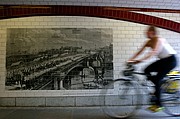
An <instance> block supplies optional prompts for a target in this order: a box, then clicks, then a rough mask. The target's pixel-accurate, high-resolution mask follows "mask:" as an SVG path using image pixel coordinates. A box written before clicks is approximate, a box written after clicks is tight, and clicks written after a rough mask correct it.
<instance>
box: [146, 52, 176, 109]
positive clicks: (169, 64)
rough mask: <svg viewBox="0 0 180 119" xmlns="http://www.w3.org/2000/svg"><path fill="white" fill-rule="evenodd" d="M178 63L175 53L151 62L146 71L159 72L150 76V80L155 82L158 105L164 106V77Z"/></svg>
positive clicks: (149, 72) (148, 72) (147, 72)
mask: <svg viewBox="0 0 180 119" xmlns="http://www.w3.org/2000/svg"><path fill="white" fill-rule="evenodd" d="M176 65H177V59H176V56H175V55H171V56H169V57H167V58H163V59H160V60H158V61H156V62H154V63H152V64H150V65H149V66H148V67H147V68H146V69H145V70H144V72H145V73H146V74H148V75H150V74H151V72H157V75H155V76H148V77H147V78H148V80H151V81H152V82H153V83H154V84H155V90H156V91H155V93H154V94H155V96H156V98H157V100H156V101H155V103H156V105H158V106H162V104H161V101H160V99H161V95H160V90H161V84H162V80H163V78H164V77H165V76H166V74H167V73H168V72H170V71H171V70H172V69H173V68H175V67H176Z"/></svg>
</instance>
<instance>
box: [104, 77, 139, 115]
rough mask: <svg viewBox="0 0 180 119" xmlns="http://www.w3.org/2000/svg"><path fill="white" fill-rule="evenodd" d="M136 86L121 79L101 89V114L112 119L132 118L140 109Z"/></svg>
mask: <svg viewBox="0 0 180 119" xmlns="http://www.w3.org/2000/svg"><path fill="white" fill-rule="evenodd" d="M139 92H140V91H139V88H138V85H136V84H134V83H133V81H123V80H121V79H118V80H115V81H112V82H111V83H109V84H108V85H106V86H105V89H102V91H101V95H102V96H103V105H102V110H103V112H104V113H105V114H106V115H108V116H110V117H113V118H127V117H130V116H132V115H133V114H134V113H135V112H136V111H137V109H138V108H139V107H140V105H139V104H140V102H141V99H140V95H139Z"/></svg>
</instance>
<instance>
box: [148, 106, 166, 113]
mask: <svg viewBox="0 0 180 119" xmlns="http://www.w3.org/2000/svg"><path fill="white" fill-rule="evenodd" d="M147 109H148V110H150V111H151V112H160V111H162V110H164V109H165V108H164V107H159V106H157V105H152V106H150V107H148V108H147Z"/></svg>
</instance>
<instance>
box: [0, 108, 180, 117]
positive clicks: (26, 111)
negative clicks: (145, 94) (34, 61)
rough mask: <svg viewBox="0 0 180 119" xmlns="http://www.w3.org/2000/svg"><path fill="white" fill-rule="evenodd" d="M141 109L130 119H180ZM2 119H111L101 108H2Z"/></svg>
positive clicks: (0, 113) (0, 110)
mask: <svg viewBox="0 0 180 119" xmlns="http://www.w3.org/2000/svg"><path fill="white" fill-rule="evenodd" d="M145 108H146V107H143V108H142V109H140V110H139V111H138V112H137V113H136V114H135V115H134V116H133V117H131V118H129V119H180V117H171V116H169V115H167V114H165V113H164V112H158V113H151V112H148V111H147V110H145ZM0 119H110V117H107V116H106V115H105V114H104V113H103V112H102V110H101V109H100V108H99V107H88V108H87V107H78V108H74V107H73V108H67V107H66V108H59V107H57V108H56V107H52V108H51V107H48V108H47V107H46V108H39V107H38V108H34V107H33V108H17V107H16V108H0Z"/></svg>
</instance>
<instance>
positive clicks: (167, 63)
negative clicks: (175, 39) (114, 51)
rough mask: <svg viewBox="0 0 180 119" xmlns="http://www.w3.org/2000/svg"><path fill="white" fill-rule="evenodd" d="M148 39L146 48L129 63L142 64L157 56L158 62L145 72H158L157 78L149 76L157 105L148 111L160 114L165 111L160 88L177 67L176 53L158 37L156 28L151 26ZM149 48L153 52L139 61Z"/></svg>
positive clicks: (147, 33) (164, 40)
mask: <svg viewBox="0 0 180 119" xmlns="http://www.w3.org/2000/svg"><path fill="white" fill-rule="evenodd" d="M146 35H147V38H148V39H149V40H148V41H147V42H146V43H145V44H144V46H143V47H142V48H141V49H140V50H139V51H138V52H137V53H136V54H135V55H134V56H133V57H132V58H130V59H129V60H128V62H133V63H136V64H137V63H140V62H142V61H144V60H146V59H148V58H150V57H152V56H157V58H158V60H157V61H155V62H153V63H152V64H150V65H149V66H148V67H147V68H146V69H145V70H144V72H145V73H146V74H149V75H150V74H151V73H152V72H157V74H156V75H155V76H148V77H147V78H148V80H151V81H152V82H153V83H154V84H155V93H154V95H155V98H156V99H155V105H152V106H150V107H149V108H148V109H149V110H151V111H153V112H158V111H161V110H163V109H164V107H163V106H162V104H161V101H160V87H161V83H162V79H163V78H164V77H165V76H166V74H167V73H168V72H169V71H170V70H172V69H173V68H175V67H176V65H177V59H176V56H175V55H176V54H177V53H176V51H175V50H174V49H173V48H172V47H171V46H170V44H169V43H168V42H167V41H166V39H164V38H161V37H159V36H158V35H157V30H156V28H155V27H154V26H149V27H148V29H147V32H146ZM146 47H149V48H151V51H150V52H148V53H147V55H145V57H143V58H140V59H137V56H139V55H140V54H141V53H142V52H143V50H144V49H145V48H146Z"/></svg>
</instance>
